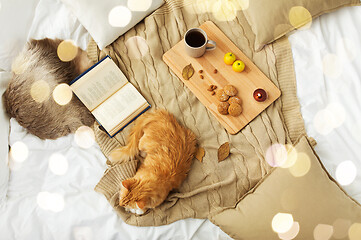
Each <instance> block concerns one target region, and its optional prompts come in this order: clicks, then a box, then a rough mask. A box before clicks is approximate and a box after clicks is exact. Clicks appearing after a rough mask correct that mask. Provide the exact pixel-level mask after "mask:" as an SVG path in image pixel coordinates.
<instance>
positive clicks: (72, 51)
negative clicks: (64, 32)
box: [57, 40, 78, 62]
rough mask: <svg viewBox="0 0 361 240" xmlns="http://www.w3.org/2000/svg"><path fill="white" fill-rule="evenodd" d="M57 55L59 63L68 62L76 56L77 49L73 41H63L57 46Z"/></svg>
mask: <svg viewBox="0 0 361 240" xmlns="http://www.w3.org/2000/svg"><path fill="white" fill-rule="evenodd" d="M57 53H58V57H59V59H60V60H61V61H63V62H69V61H71V60H73V59H74V58H75V57H76V55H77V54H78V47H77V46H76V45H75V43H74V41H73V40H64V41H62V42H61V43H60V44H59V46H58V50H57Z"/></svg>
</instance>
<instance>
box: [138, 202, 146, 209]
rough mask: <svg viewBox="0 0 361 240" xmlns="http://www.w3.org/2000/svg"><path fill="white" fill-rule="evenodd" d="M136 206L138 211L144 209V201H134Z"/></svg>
mask: <svg viewBox="0 0 361 240" xmlns="http://www.w3.org/2000/svg"><path fill="white" fill-rule="evenodd" d="M136 204H137V207H138V208H139V209H144V207H145V204H146V202H145V200H139V201H136Z"/></svg>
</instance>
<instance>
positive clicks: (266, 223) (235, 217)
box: [210, 137, 361, 240]
mask: <svg viewBox="0 0 361 240" xmlns="http://www.w3.org/2000/svg"><path fill="white" fill-rule="evenodd" d="M295 149H296V150H297V161H296V165H294V166H293V167H292V170H291V168H290V169H288V168H275V169H274V171H273V172H272V173H270V175H269V176H267V177H266V178H264V181H263V182H261V183H259V184H258V186H256V187H255V188H254V189H253V190H252V191H251V192H250V193H248V194H247V195H246V196H245V197H244V198H243V199H242V200H241V201H240V202H239V203H238V204H237V206H236V208H232V209H226V210H223V211H221V212H220V213H217V214H213V215H212V216H211V217H210V220H211V221H212V222H213V223H214V224H216V225H218V226H219V227H220V228H221V229H222V230H223V231H225V232H226V233H227V234H229V235H230V236H231V237H233V238H235V239H247V240H250V239H268V240H269V239H279V236H278V233H276V232H275V231H273V228H272V221H274V223H276V222H277V221H276V219H277V218H278V217H279V216H290V215H284V214H291V215H292V217H293V221H294V229H291V230H289V231H287V232H286V234H290V235H295V234H297V225H298V227H299V232H298V234H297V237H296V239H329V238H326V237H325V236H329V237H331V235H333V238H331V239H335V238H336V239H344V238H345V237H349V238H350V239H360V238H352V237H355V236H358V237H360V236H361V206H360V205H359V204H358V203H357V202H356V201H354V200H353V199H351V198H350V197H349V196H347V195H346V194H345V192H344V191H343V190H342V189H341V188H340V187H339V186H338V184H337V183H336V182H335V181H334V180H333V179H331V177H330V176H329V175H328V174H327V172H326V171H325V169H324V167H323V166H322V164H321V163H320V161H319V160H318V158H317V156H316V154H315V153H314V152H313V150H312V148H311V147H310V145H309V143H308V141H307V139H306V138H305V137H303V138H301V140H300V141H299V143H298V144H297V145H296V146H295ZM305 159H306V160H305ZM307 159H308V160H307ZM301 162H309V163H310V169H309V171H308V172H307V173H306V174H305V175H303V176H300V177H295V176H294V175H293V174H292V173H291V171H292V172H293V173H295V172H296V173H297V171H295V169H296V168H295V166H304V165H302V164H299V163H301ZM304 169H307V168H304ZM296 175H297V174H296ZM278 213H282V214H283V215H278V216H277V217H275V216H276V214H278ZM287 222H288V221H285V222H284V223H285V224H286V225H287ZM286 225H283V226H286ZM274 227H275V229H276V230H277V227H282V226H280V225H279V224H275V225H274ZM285 229H286V230H287V229H288V228H285ZM278 231H280V230H278ZM292 231H294V232H293V233H294V234H292ZM281 232H283V231H281ZM314 234H315V237H314ZM322 234H323V236H324V237H323V238H321V237H320V235H322ZM348 234H350V236H348ZM358 234H360V235H358ZM316 236H318V238H316ZM349 238H347V239H349ZM283 239H292V238H291V237H289V238H283Z"/></svg>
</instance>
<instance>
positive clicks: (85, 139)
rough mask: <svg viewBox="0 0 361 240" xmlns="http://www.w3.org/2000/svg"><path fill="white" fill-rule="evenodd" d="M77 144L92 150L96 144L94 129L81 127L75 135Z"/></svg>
mask: <svg viewBox="0 0 361 240" xmlns="http://www.w3.org/2000/svg"><path fill="white" fill-rule="evenodd" d="M74 140H75V143H76V144H77V145H78V146H79V147H81V148H85V149H87V148H90V147H91V146H93V144H94V143H95V135H94V131H93V129H91V128H90V127H88V126H81V127H79V128H78V129H77V130H76V131H75V134H74Z"/></svg>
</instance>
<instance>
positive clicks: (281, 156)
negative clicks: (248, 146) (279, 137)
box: [266, 143, 287, 167]
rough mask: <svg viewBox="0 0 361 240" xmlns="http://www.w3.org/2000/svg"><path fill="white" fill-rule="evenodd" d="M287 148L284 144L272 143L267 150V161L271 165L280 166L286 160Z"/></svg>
mask: <svg viewBox="0 0 361 240" xmlns="http://www.w3.org/2000/svg"><path fill="white" fill-rule="evenodd" d="M286 158H287V150H286V147H285V146H284V145H283V144H279V143H276V144H272V145H271V146H270V147H269V148H268V149H267V151H266V162H267V163H268V164H269V165H270V166H271V167H279V166H281V165H282V164H284V163H285V162H286Z"/></svg>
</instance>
